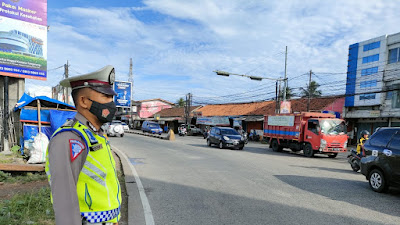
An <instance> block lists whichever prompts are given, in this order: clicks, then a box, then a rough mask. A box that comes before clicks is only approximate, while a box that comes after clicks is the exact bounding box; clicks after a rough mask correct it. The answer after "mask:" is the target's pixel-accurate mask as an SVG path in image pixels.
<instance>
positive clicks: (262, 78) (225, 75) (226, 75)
mask: <svg viewBox="0 0 400 225" xmlns="http://www.w3.org/2000/svg"><path fill="white" fill-rule="evenodd" d="M214 73H216V74H217V75H219V76H224V77H229V75H235V76H240V77H248V78H250V79H251V80H257V81H261V80H264V79H265V80H276V81H285V80H287V78H286V79H283V78H271V77H260V76H251V75H245V74H237V73H230V72H226V71H221V70H214Z"/></svg>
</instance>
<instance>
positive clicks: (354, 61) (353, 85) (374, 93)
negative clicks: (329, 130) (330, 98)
mask: <svg viewBox="0 0 400 225" xmlns="http://www.w3.org/2000/svg"><path fill="white" fill-rule="evenodd" d="M346 81H347V83H346V100H345V115H344V117H345V118H346V119H347V120H348V121H349V129H351V130H352V131H351V132H350V136H351V138H353V141H352V143H354V142H355V141H356V140H357V138H358V137H359V134H360V132H361V131H362V130H368V131H369V132H371V133H373V132H374V131H375V129H376V128H378V127H388V126H400V33H397V34H392V35H384V36H380V37H376V38H372V39H369V40H366V41H362V42H358V43H354V44H351V45H350V46H349V54H348V63H347V80H346Z"/></svg>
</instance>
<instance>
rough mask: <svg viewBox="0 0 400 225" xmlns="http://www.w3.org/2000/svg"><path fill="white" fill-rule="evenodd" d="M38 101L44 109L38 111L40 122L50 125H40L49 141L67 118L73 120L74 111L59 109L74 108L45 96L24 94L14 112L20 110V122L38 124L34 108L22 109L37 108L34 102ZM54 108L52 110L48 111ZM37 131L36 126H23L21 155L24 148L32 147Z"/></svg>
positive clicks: (36, 112)
mask: <svg viewBox="0 0 400 225" xmlns="http://www.w3.org/2000/svg"><path fill="white" fill-rule="evenodd" d="M37 99H39V100H40V105H41V106H42V107H46V108H45V109H43V108H42V109H41V110H40V120H41V122H44V123H50V125H42V129H41V131H42V133H44V134H46V136H47V137H48V138H49V139H50V137H51V135H52V134H53V133H54V131H55V130H57V129H58V128H59V127H60V126H61V125H63V124H64V123H65V121H66V120H67V119H69V118H73V117H74V116H75V114H76V111H65V110H57V109H56V107H57V108H59V109H75V108H74V106H72V105H68V104H66V103H64V102H60V101H58V100H56V99H51V98H49V97H46V96H37V97H34V98H33V97H31V96H29V95H27V94H24V95H23V96H22V97H21V99H20V100H19V101H18V103H17V105H16V107H15V108H14V111H17V110H21V113H20V120H21V121H23V122H24V121H25V122H34V123H35V122H36V123H37V122H38V115H37V114H38V111H37V109H35V108H24V107H25V106H37V103H36V100H37ZM49 107H50V108H54V109H49ZM38 131H39V128H38V125H36V124H35V125H28V124H24V127H23V137H22V138H21V139H22V140H21V153H22V154H23V153H24V147H25V148H28V149H30V148H31V147H32V143H33V139H34V137H35V136H37V133H38Z"/></svg>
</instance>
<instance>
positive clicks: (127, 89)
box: [114, 81, 132, 108]
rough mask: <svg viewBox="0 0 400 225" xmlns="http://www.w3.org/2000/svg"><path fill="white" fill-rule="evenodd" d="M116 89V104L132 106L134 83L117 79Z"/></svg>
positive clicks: (124, 106)
mask: <svg viewBox="0 0 400 225" xmlns="http://www.w3.org/2000/svg"><path fill="white" fill-rule="evenodd" d="M114 91H115V92H116V93H117V95H116V96H115V104H116V105H117V107H122V108H130V107H131V105H132V104H131V96H132V83H131V82H125V81H115V82H114Z"/></svg>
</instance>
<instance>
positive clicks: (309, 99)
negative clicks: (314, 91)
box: [307, 70, 312, 112]
mask: <svg viewBox="0 0 400 225" xmlns="http://www.w3.org/2000/svg"><path fill="white" fill-rule="evenodd" d="M311 75H312V70H310V77H309V79H308V88H307V89H308V90H307V92H308V102H307V112H310V101H311V93H310V89H311V88H310V87H311Z"/></svg>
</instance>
